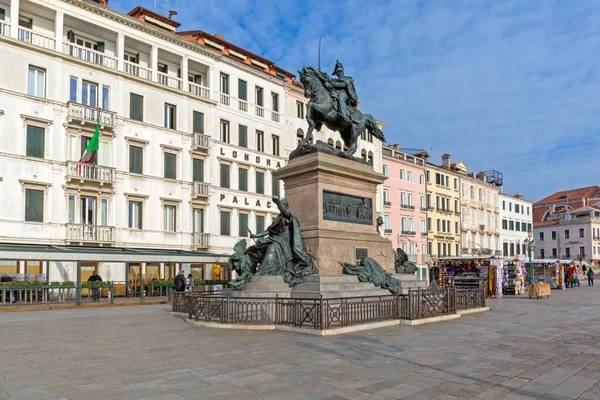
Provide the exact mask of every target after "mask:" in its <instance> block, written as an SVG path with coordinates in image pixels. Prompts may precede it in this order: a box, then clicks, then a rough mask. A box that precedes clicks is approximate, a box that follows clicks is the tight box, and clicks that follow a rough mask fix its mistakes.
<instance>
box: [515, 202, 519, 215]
mask: <svg viewBox="0 0 600 400" xmlns="http://www.w3.org/2000/svg"><path fill="white" fill-rule="evenodd" d="M515 212H516V213H517V214H518V213H519V205H518V204H515Z"/></svg>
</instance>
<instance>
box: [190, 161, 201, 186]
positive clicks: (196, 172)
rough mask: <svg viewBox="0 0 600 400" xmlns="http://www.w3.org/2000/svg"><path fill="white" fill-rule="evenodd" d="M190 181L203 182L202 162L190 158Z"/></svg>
mask: <svg viewBox="0 0 600 400" xmlns="http://www.w3.org/2000/svg"><path fill="white" fill-rule="evenodd" d="M192 180H193V181H194V182H204V160H201V159H199V158H192Z"/></svg>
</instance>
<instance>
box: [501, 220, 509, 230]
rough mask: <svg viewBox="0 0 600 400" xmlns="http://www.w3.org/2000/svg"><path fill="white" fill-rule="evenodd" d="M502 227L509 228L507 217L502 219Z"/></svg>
mask: <svg viewBox="0 0 600 400" xmlns="http://www.w3.org/2000/svg"><path fill="white" fill-rule="evenodd" d="M502 229H508V221H507V220H505V219H503V220H502Z"/></svg>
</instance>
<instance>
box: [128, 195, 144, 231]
mask: <svg viewBox="0 0 600 400" xmlns="http://www.w3.org/2000/svg"><path fill="white" fill-rule="evenodd" d="M129 227H130V228H132V229H142V202H140V201H130V202H129Z"/></svg>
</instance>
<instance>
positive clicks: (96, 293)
mask: <svg viewBox="0 0 600 400" xmlns="http://www.w3.org/2000/svg"><path fill="white" fill-rule="evenodd" d="M88 282H92V285H93V283H94V282H102V278H101V277H100V275H98V274H97V273H96V270H94V271H93V272H92V276H90V277H89V278H88ZM92 301H93V302H98V301H100V288H99V287H92Z"/></svg>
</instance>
